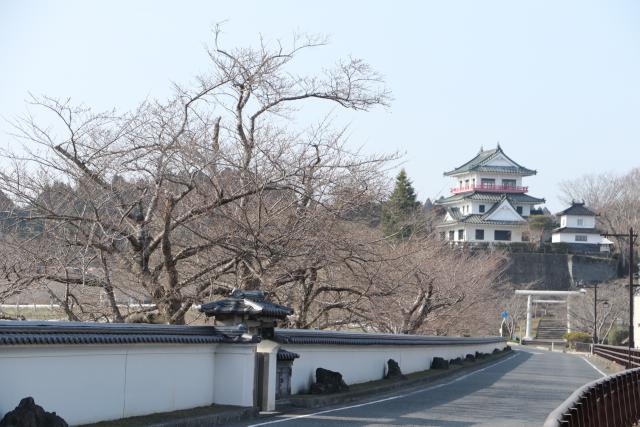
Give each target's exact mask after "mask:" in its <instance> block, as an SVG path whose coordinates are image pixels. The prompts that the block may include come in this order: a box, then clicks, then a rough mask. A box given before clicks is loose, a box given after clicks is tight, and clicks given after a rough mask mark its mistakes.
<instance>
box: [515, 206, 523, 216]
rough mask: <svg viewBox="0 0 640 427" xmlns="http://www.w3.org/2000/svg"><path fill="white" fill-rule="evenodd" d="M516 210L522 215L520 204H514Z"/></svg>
mask: <svg viewBox="0 0 640 427" xmlns="http://www.w3.org/2000/svg"><path fill="white" fill-rule="evenodd" d="M516 212H518V213H519V214H520V215H522V206H516Z"/></svg>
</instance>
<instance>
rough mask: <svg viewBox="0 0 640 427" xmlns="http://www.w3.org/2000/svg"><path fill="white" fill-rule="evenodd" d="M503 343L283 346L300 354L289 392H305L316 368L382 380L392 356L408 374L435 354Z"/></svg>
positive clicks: (351, 379) (348, 378)
mask: <svg viewBox="0 0 640 427" xmlns="http://www.w3.org/2000/svg"><path fill="white" fill-rule="evenodd" d="M505 346H506V343H492V344H481V345H457V346H444V345H438V346H425V345H422V346H418V345H416V346H388V345H381V346H364V345H359V346H358V345H302V344H299V345H292V344H283V345H282V347H283V348H285V349H287V350H289V351H293V352H295V353H298V354H300V358H299V359H296V360H295V362H293V371H292V378H291V393H292V394H298V393H306V392H308V390H309V388H310V387H311V384H312V383H313V382H314V381H315V371H316V369H317V368H325V369H330V370H332V371H338V372H340V373H341V374H342V376H343V379H344V381H345V382H346V383H347V384H357V383H362V382H367V381H373V380H379V379H382V378H383V377H384V375H385V369H386V366H387V361H388V360H389V359H394V360H395V361H396V362H398V363H399V364H400V369H401V370H402V372H403V373H405V374H409V373H412V372H418V371H424V370H427V369H429V368H430V366H431V361H432V360H433V358H434V357H443V358H445V359H455V358H456V357H465V356H466V355H467V354H469V353H475V352H476V351H480V352H483V353H491V352H492V351H493V350H494V349H495V348H499V349H502V348H504V347H505Z"/></svg>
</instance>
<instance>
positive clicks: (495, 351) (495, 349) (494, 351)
mask: <svg viewBox="0 0 640 427" xmlns="http://www.w3.org/2000/svg"><path fill="white" fill-rule="evenodd" d="M501 351H502V350H500V349H499V348H494V349H493V354H498V353H500V352H501Z"/></svg>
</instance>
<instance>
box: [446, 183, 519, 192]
mask: <svg viewBox="0 0 640 427" xmlns="http://www.w3.org/2000/svg"><path fill="white" fill-rule="evenodd" d="M468 191H486V192H493V193H526V192H527V191H529V187H520V186H517V185H496V184H473V185H463V186H460V187H454V188H452V189H451V192H452V193H453V194H458V193H466V192H468Z"/></svg>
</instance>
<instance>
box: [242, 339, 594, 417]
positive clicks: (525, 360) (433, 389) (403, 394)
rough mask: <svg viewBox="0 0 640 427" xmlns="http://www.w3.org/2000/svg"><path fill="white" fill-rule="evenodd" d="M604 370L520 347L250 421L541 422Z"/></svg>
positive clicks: (578, 359) (576, 359)
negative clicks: (425, 377) (357, 395)
mask: <svg viewBox="0 0 640 427" xmlns="http://www.w3.org/2000/svg"><path fill="white" fill-rule="evenodd" d="M601 376H602V374H601V372H599V371H598V370H596V368H595V367H594V366H591V365H590V364H589V363H588V362H586V361H585V359H584V358H582V357H580V356H577V355H569V354H563V353H551V352H548V351H544V350H532V349H527V348H522V347H520V348H518V349H517V350H516V351H514V354H513V355H511V356H508V357H507V358H505V359H502V360H500V361H497V362H496V363H494V364H492V365H488V366H486V367H484V368H482V369H480V370H477V371H473V372H471V373H466V374H462V375H460V376H456V377H451V378H448V379H444V380H442V381H441V382H437V383H434V384H431V385H424V386H422V387H419V388H415V389H408V390H403V391H397V392H395V393H394V394H390V395H382V396H376V397H373V398H371V400H368V401H363V402H362V403H355V404H349V405H347V406H340V407H330V408H326V409H321V410H315V411H314V412H300V413H292V414H284V415H278V416H273V417H268V418H261V419H259V420H253V422H252V423H251V424H250V425H254V426H262V425H264V426H274V427H275V426H278V427H279V426H282V427H288V426H382V425H384V426H394V425H419V426H438V427H466V426H509V427H511V426H518V427H519V426H540V425H542V423H543V421H544V419H545V418H546V416H547V414H548V413H549V412H551V410H553V409H554V408H555V407H556V406H558V405H559V404H560V403H561V402H562V401H563V400H564V399H566V398H567V397H568V396H569V395H570V394H571V393H572V392H573V391H574V390H575V389H576V388H578V387H579V386H581V385H583V384H585V383H587V382H589V381H592V380H595V379H597V378H600V377H601ZM244 425H247V424H244Z"/></svg>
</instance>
